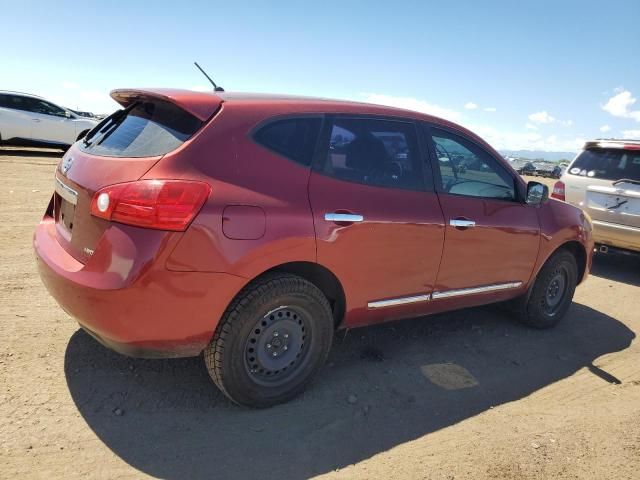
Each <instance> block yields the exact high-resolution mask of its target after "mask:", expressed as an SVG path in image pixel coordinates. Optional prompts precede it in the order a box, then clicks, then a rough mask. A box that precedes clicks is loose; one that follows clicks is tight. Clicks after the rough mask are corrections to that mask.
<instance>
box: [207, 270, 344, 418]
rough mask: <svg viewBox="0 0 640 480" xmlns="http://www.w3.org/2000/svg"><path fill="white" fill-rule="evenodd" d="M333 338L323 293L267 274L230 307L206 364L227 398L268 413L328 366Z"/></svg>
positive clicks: (294, 280)
mask: <svg viewBox="0 0 640 480" xmlns="http://www.w3.org/2000/svg"><path fill="white" fill-rule="evenodd" d="M332 338H333V316H332V314H331V308H330V306H329V302H328V301H327V299H326V298H325V296H324V295H323V294H322V292H321V291H320V290H319V289H318V288H317V287H316V286H315V285H313V284H312V283H310V282H308V281H306V280H304V279H303V278H301V277H298V276H295V275H291V274H277V273H276V274H269V275H265V276H264V277H262V278H260V279H258V280H257V281H255V282H253V283H251V284H249V285H248V286H247V287H245V288H244V289H243V291H242V292H240V294H239V295H238V296H237V297H236V299H235V300H234V301H233V302H232V304H231V305H230V306H229V308H228V309H227V311H226V312H225V314H224V316H223V318H222V320H221V322H220V325H219V326H218V328H217V330H216V333H215V335H214V337H213V340H212V341H211V343H210V344H209V346H208V347H207V348H206V349H205V351H204V359H205V363H206V366H207V370H208V371H209V374H210V375H211V378H212V379H213V381H214V382H215V384H216V385H217V386H218V387H219V388H220V390H222V392H223V393H224V394H225V395H226V396H227V397H229V398H230V399H231V400H233V401H234V402H236V403H239V404H242V405H246V406H250V407H267V406H270V405H274V404H277V403H281V402H285V401H287V400H289V399H291V398H293V397H294V396H296V395H297V394H298V393H300V392H301V391H302V390H303V389H304V387H305V386H306V385H307V384H308V383H309V382H310V381H311V379H312V378H313V377H314V375H315V374H316V373H317V372H318V370H319V369H320V368H321V367H322V365H323V363H324V361H325V360H326V358H327V355H328V353H329V349H330V348H331V341H332Z"/></svg>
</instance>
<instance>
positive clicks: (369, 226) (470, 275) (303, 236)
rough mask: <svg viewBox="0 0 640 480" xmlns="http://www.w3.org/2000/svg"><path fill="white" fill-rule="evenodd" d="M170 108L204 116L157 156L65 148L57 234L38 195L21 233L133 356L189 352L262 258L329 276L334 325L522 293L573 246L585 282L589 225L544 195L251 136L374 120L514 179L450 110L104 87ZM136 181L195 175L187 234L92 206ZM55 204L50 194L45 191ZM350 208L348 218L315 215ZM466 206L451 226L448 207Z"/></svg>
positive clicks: (75, 302)
mask: <svg viewBox="0 0 640 480" xmlns="http://www.w3.org/2000/svg"><path fill="white" fill-rule="evenodd" d="M112 96H113V98H114V99H116V100H117V101H119V102H120V103H121V104H122V105H123V106H127V105H129V104H131V103H132V102H134V101H135V100H136V99H140V98H143V99H160V100H164V101H168V102H171V103H173V104H175V105H178V106H179V107H180V108H182V109H183V110H185V111H188V112H189V113H191V114H192V115H194V116H195V117H196V118H198V119H200V120H202V121H204V122H205V124H204V126H203V127H202V128H200V129H199V130H198V131H197V132H196V134H195V135H194V136H193V137H191V138H190V139H189V140H187V141H186V142H185V143H184V144H182V145H181V146H180V147H179V148H177V149H175V150H174V151H171V152H169V153H167V154H165V155H161V156H156V157H145V158H113V157H102V156H96V155H91V154H88V153H86V152H84V151H83V150H82V149H81V148H79V146H78V144H76V145H74V146H72V147H71V149H70V150H69V151H68V152H67V153H66V155H65V157H64V158H63V160H62V162H61V165H63V164H64V163H65V161H67V159H69V158H72V159H73V165H72V167H71V168H70V169H69V170H68V172H67V173H66V175H65V174H63V173H62V171H61V170H60V169H59V170H57V171H56V177H57V178H58V179H59V180H60V181H61V182H62V183H63V184H64V185H66V186H67V187H69V188H71V189H73V190H75V191H76V192H77V193H78V203H77V205H76V218H75V222H76V225H75V226H74V227H73V228H74V233H73V235H72V236H71V238H69V234H68V232H66V231H65V229H64V228H61V227H60V222H59V221H57V220H59V219H56V218H54V215H56V213H55V209H54V206H53V203H52V204H51V205H50V206H49V209H48V210H47V213H46V214H45V216H44V218H43V220H42V221H41V222H40V224H39V225H38V227H37V229H36V232H35V235H34V248H35V252H36V257H37V260H38V266H39V270H40V274H41V277H42V279H43V281H44V283H45V285H46V287H47V288H48V290H49V291H50V293H51V294H52V296H53V297H54V298H55V299H56V300H57V301H58V303H59V304H60V305H61V306H62V307H63V308H64V309H65V310H66V311H67V312H68V313H69V314H70V315H71V316H72V317H74V318H75V319H77V321H78V322H79V323H80V324H81V325H82V326H83V327H84V328H85V329H86V330H88V331H89V332H90V333H92V334H93V335H95V336H96V338H98V339H99V340H100V341H102V342H104V343H105V344H107V345H109V346H110V347H112V348H114V349H116V350H118V351H120V352H123V353H127V354H132V355H142V356H189V355H198V354H199V353H200V352H201V351H202V350H203V349H204V347H205V346H206V345H207V344H208V342H209V341H210V339H211V337H212V335H213V333H214V331H215V329H216V327H217V325H218V322H219V320H220V318H221V316H222V315H223V313H224V311H225V309H226V308H227V306H228V305H229V304H230V302H231V301H232V299H233V298H234V297H235V296H236V295H237V294H238V292H239V291H240V290H241V289H242V287H244V286H245V285H246V284H247V283H249V282H250V281H252V280H253V279H255V278H256V277H258V276H259V275H261V274H263V273H264V272H266V271H269V270H272V269H275V268H296V269H299V268H301V266H304V267H305V268H307V271H308V270H309V269H311V270H314V269H317V270H322V272H324V274H325V277H327V276H328V277H329V278H331V279H333V281H334V282H335V285H333V290H334V293H335V295H334V296H335V297H336V298H334V299H332V300H334V307H335V313H336V320H337V324H338V326H339V327H341V328H344V327H354V326H361V325H367V324H372V323H376V322H381V321H386V320H391V319H398V318H406V317H412V316H417V315H423V314H430V313H436V312H442V311H447V310H452V309H458V308H464V307H470V306H475V305H481V304H486V303H492V302H497V301H501V300H507V299H509V298H514V297H516V296H518V295H521V294H523V293H524V292H526V291H527V289H528V288H529V287H530V285H531V284H532V282H533V280H534V279H535V276H536V274H537V272H538V271H539V270H540V268H541V267H542V265H543V264H544V262H545V261H546V259H547V258H549V256H550V255H551V254H552V253H553V252H554V251H555V250H557V249H558V248H560V247H561V246H563V245H567V244H570V245H571V248H572V249H573V250H574V251H576V255H577V256H578V258H579V259H581V264H579V269H580V271H581V273H582V279H584V278H585V277H586V276H587V275H588V272H589V269H590V266H591V252H592V250H593V241H592V239H591V232H590V221H589V220H588V219H587V218H585V216H584V214H583V213H582V212H581V211H580V210H578V209H576V208H574V207H572V206H570V205H567V204H564V203H561V202H557V201H555V200H549V201H547V202H544V203H542V204H540V205H527V204H524V203H522V202H506V201H501V200H492V199H482V198H471V197H464V196H459V195H449V194H446V193H442V192H440V193H437V192H436V191H433V190H431V191H415V190H400V189H390V188H382V187H375V186H370V185H363V184H356V183H352V182H346V181H341V180H338V179H336V178H332V177H328V176H325V175H324V174H322V173H320V172H318V171H315V170H314V169H312V168H309V167H304V166H302V165H299V164H296V163H294V162H292V161H291V160H289V159H286V158H284V157H283V156H281V155H279V154H277V153H274V152H272V151H270V150H268V149H266V148H265V147H263V146H261V145H259V144H258V143H256V142H255V141H254V140H253V139H252V138H251V133H252V132H253V130H254V129H255V128H256V127H257V126H258V125H260V124H261V123H262V122H265V121H267V120H269V119H273V118H277V117H280V116H287V115H300V114H314V115H315V114H318V115H325V114H350V115H355V116H384V117H386V118H400V119H404V120H408V121H415V122H426V123H428V124H431V125H434V126H440V127H446V128H448V129H451V130H454V131H456V132H457V133H458V134H459V135H463V136H464V137H466V138H467V139H470V140H471V141H473V142H475V143H476V144H477V145H479V146H481V147H482V148H483V149H485V150H486V151H487V152H489V153H490V154H491V155H492V156H493V157H495V159H496V160H497V161H498V162H500V163H502V164H503V165H504V166H505V168H507V169H508V171H509V172H512V175H513V179H514V182H515V185H516V189H517V190H518V191H519V192H520V194H521V195H522V194H523V192H524V191H525V189H526V184H525V182H524V181H523V180H522V179H521V178H520V176H519V175H517V174H516V172H515V171H513V169H511V167H510V166H509V165H508V164H507V162H505V161H504V160H503V159H502V157H501V156H500V155H499V154H498V153H497V152H495V151H494V150H493V149H492V148H491V147H490V146H489V145H487V144H486V143H485V142H484V141H482V140H481V139H480V138H478V137H477V136H476V135H474V134H473V133H471V132H469V131H467V130H465V129H464V128H462V127H459V126H457V125H455V124H453V123H451V122H447V121H445V120H441V119H438V118H435V117H431V116H428V115H424V114H419V113H415V112H410V111H404V110H399V109H394V108H389V107H382V106H375V105H366V104H359V103H352V102H343V101H330V100H317V99H306V98H293V97H276V96H270V97H266V96H255V95H239V94H229V93H217V92H216V93H200V92H189V91H179V90H117V91H114V92H112ZM144 179H183V180H191V181H200V182H206V183H208V184H209V185H210V186H211V194H210V196H209V198H208V200H207V201H206V202H205V204H204V206H203V207H202V209H201V210H200V212H199V213H198V215H197V216H196V217H195V219H194V220H193V222H192V223H191V225H190V226H189V227H188V228H187V230H186V231H185V232H167V231H161V230H151V229H145V228H140V227H134V226H130V225H123V224H119V223H113V222H109V221H107V220H103V219H101V218H97V217H95V216H91V215H89V213H88V212H89V208H90V203H91V199H92V197H93V196H94V194H95V192H97V191H98V190H100V189H102V188H103V187H105V186H108V185H113V184H116V183H122V182H131V181H136V180H144ZM52 202H53V200H52ZM327 212H338V213H358V214H361V215H363V216H364V217H365V219H366V221H364V222H362V223H357V224H344V223H342V222H338V223H335V222H329V221H325V219H324V215H325V213H327ZM464 218H472V219H474V220H475V221H476V224H477V226H476V228H473V229H459V228H456V227H452V226H450V225H449V221H450V220H451V219H464ZM502 282H522V284H521V285H520V286H518V287H515V288H511V289H508V290H499V291H494V292H490V293H486V292H485V293H477V294H469V295H464V296H457V297H455V298H446V297H445V298H441V299H438V300H434V301H429V302H422V303H420V302H418V303H408V304H403V305H398V306H390V307H387V308H380V309H375V308H370V306H369V303H370V302H375V301H380V300H385V299H394V298H399V297H408V296H412V295H424V294H430V293H432V292H442V291H449V290H454V289H461V288H469V287H475V286H478V285H492V284H499V283H502Z"/></svg>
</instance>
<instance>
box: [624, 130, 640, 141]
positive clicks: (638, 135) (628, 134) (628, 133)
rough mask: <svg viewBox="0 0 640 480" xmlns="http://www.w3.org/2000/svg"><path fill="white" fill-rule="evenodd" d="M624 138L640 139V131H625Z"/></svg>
mask: <svg viewBox="0 0 640 480" xmlns="http://www.w3.org/2000/svg"><path fill="white" fill-rule="evenodd" d="M622 136H623V137H624V138H627V139H632V138H633V139H635V138H637V139H640V130H623V131H622Z"/></svg>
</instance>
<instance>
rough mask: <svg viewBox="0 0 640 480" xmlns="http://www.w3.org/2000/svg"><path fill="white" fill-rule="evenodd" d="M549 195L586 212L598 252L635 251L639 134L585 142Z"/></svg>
mask: <svg viewBox="0 0 640 480" xmlns="http://www.w3.org/2000/svg"><path fill="white" fill-rule="evenodd" d="M551 197H553V198H557V199H558V200H564V201H566V202H568V203H571V204H573V205H575V206H576V207H580V208H582V209H583V210H584V211H586V212H587V213H588V214H589V215H590V216H591V219H592V220H593V238H594V240H595V242H596V247H597V248H598V249H599V250H600V251H601V252H605V253H606V252H607V251H609V250H610V249H611V250H619V251H620V252H621V253H632V252H633V253H640V140H595V141H592V142H587V143H586V144H585V146H584V150H583V151H582V152H580V154H579V155H578V156H577V157H576V158H575V160H574V161H573V162H571V164H570V165H569V167H567V170H566V171H565V172H564V173H563V174H562V176H561V177H560V180H559V181H557V182H556V184H555V186H554V187H553V193H552V194H551Z"/></svg>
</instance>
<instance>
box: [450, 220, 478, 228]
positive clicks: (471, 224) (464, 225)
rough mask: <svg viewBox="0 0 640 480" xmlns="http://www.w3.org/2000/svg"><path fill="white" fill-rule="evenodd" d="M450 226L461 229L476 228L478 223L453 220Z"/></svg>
mask: <svg viewBox="0 0 640 480" xmlns="http://www.w3.org/2000/svg"><path fill="white" fill-rule="evenodd" d="M449 225H451V226H452V227H456V228H459V229H465V228H471V227H475V226H476V222H474V221H473V220H469V219H466V218H453V219H451V220H449Z"/></svg>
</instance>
